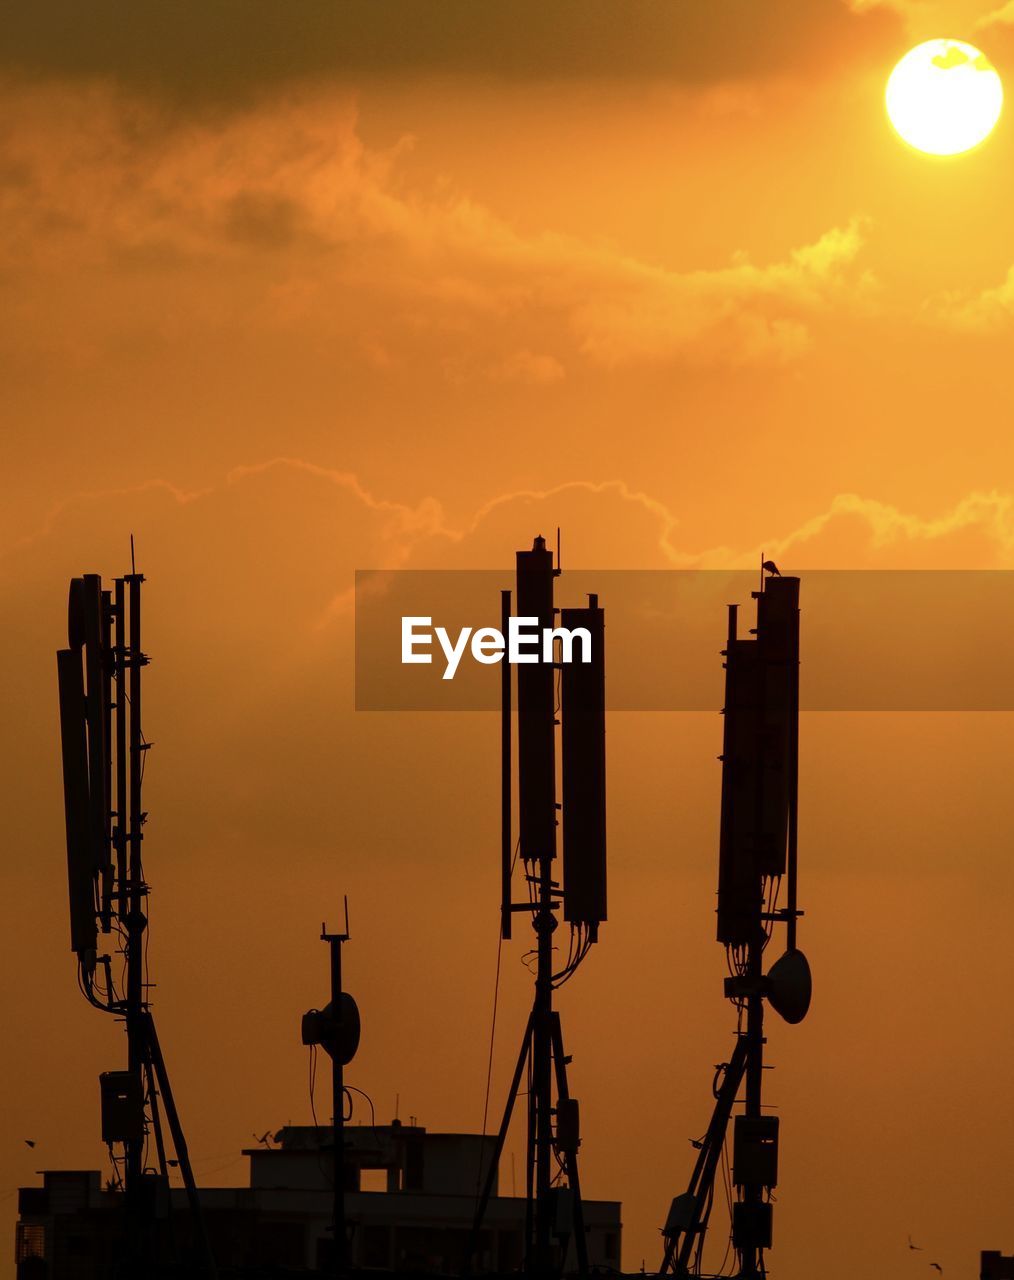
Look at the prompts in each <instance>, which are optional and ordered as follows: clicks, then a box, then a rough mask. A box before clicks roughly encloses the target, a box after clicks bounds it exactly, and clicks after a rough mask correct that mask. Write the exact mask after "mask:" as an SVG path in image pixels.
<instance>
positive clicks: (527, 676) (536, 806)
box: [517, 538, 556, 861]
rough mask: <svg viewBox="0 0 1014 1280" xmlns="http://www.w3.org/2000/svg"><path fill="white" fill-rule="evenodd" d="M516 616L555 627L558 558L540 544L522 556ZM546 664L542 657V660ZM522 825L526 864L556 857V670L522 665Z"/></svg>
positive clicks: (536, 664) (539, 664)
mask: <svg viewBox="0 0 1014 1280" xmlns="http://www.w3.org/2000/svg"><path fill="white" fill-rule="evenodd" d="M517 571H518V594H517V610H518V612H517V616H518V617H519V618H536V619H538V623H537V625H538V627H539V629H540V630H542V629H544V628H547V627H552V626H553V616H554V615H553V553H552V552H551V551H550V550H549V549H548V548H547V547H546V544H545V542H544V540H543V539H541V538H536V540H535V546H534V547H533V548H532V550H531V551H519V552H518V553H517ZM539 657H540V658H541V654H540V655H539ZM517 670H518V819H519V826H520V836H521V857H522V858H523V859H524V860H525V861H532V860H534V859H536V858H541V857H546V856H549V857H551V858H555V857H556V742H555V734H556V730H555V723H556V716H555V710H556V697H555V689H554V684H555V675H556V672H555V669H554V668H553V667H552V666H551V665H550V664H549V663H546V662H542V661H538V662H530V663H520V664H519V665H518V669H517Z"/></svg>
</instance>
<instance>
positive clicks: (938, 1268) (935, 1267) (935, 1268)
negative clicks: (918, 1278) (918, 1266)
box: [930, 1262, 944, 1275]
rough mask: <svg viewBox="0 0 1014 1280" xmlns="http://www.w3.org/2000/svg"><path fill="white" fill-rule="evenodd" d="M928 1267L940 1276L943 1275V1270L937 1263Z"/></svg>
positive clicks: (932, 1263)
mask: <svg viewBox="0 0 1014 1280" xmlns="http://www.w3.org/2000/svg"><path fill="white" fill-rule="evenodd" d="M930 1266H931V1267H932V1268H933V1270H934V1271H939V1272H940V1274H941V1275H943V1274H944V1269H943V1267H942V1266H941V1265H940V1263H939V1262H931V1263H930Z"/></svg>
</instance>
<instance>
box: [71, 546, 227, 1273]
mask: <svg viewBox="0 0 1014 1280" xmlns="http://www.w3.org/2000/svg"><path fill="white" fill-rule="evenodd" d="M131 559H132V560H133V544H131ZM143 582H144V576H143V574H140V573H137V572H135V571H134V569H133V565H132V566H131V572H130V573H129V574H125V575H124V576H123V577H122V578H116V579H115V580H114V582H113V587H112V590H106V589H104V588H103V585H102V579H101V578H100V577H99V576H98V575H97V574H85V575H84V577H81V578H74V579H73V580H72V581H71V584H70V595H69V603H68V642H69V647H68V648H66V649H61V650H60V651H59V652H58V653H57V672H58V677H59V690H60V725H61V739H62V747H63V778H64V808H65V816H66V826H67V871H68V881H69V886H70V926H71V949H72V950H73V951H74V952H75V953H76V954H77V964H78V983H79V985H80V987H81V991H82V993H83V994H84V996H85V998H86V999H87V1000H88V1002H89V1004H91V1005H92V1006H93V1007H94V1008H96V1009H100V1010H101V1011H102V1012H104V1013H110V1014H112V1015H114V1016H115V1017H117V1018H122V1019H123V1020H124V1022H125V1024H126V1032H127V1067H126V1070H117V1071H107V1072H104V1073H103V1074H102V1075H101V1076H100V1078H99V1083H100V1094H101V1102H102V1140H103V1142H105V1143H106V1145H107V1146H108V1148H109V1153H110V1158H111V1159H112V1161H113V1167H114V1169H115V1170H116V1171H117V1179H118V1181H119V1183H120V1185H121V1187H122V1190H123V1196H122V1201H123V1206H124V1209H125V1214H126V1224H125V1225H126V1231H125V1233H124V1234H125V1245H126V1255H125V1257H124V1258H123V1259H122V1260H121V1263H122V1268H123V1272H122V1273H123V1274H126V1275H132V1276H133V1275H137V1276H142V1275H145V1274H147V1271H148V1268H149V1266H150V1264H151V1262H152V1258H153V1254H152V1250H153V1227H152V1223H153V1216H154V1209H155V1201H156V1198H157V1197H159V1196H163V1197H164V1195H165V1192H166V1189H167V1188H168V1179H169V1172H168V1158H167V1153H166V1143H165V1137H164V1133H163V1128H162V1112H164V1115H165V1121H166V1124H167V1126H168V1129H169V1136H170V1138H171V1141H172V1146H173V1149H174V1152H175V1157H176V1161H177V1162H178V1165H179V1169H180V1172H181V1174H182V1176H183V1181H184V1185H185V1189H186V1195H187V1200H188V1203H189V1206H190V1212H191V1215H192V1218H193V1224H194V1234H195V1240H196V1251H195V1256H194V1259H193V1265H194V1267H195V1269H198V1270H200V1271H201V1272H202V1273H203V1274H206V1275H214V1272H215V1267H214V1261H213V1259H212V1257H211V1253H210V1249H209V1248H208V1244H207V1240H206V1238H205V1237H204V1235H203V1231H202V1226H201V1212H200V1202H199V1199H198V1196H197V1189H196V1186H195V1184H194V1175H193V1171H192V1169H191V1166H190V1158H189V1155H188V1153H187V1144H186V1140H185V1138H184V1135H183V1128H182V1125H181V1123H180V1119H179V1115H178V1113H177V1110H176V1105H175V1102H174V1101H173V1094H172V1088H171V1086H170V1083H169V1075H168V1072H167V1071H166V1066H165V1060H164V1058H163V1056H162V1050H161V1047H160V1045H159V1039H158V1035H157V1034H156V1031H155V1022H154V1019H153V1017H152V1013H151V1008H150V1006H149V1003H148V999H147V990H148V986H149V983H148V980H147V973H146V968H147V965H146V957H145V930H146V928H147V917H146V915H145V910H144V908H145V901H146V898H147V896H148V885H147V883H146V881H145V878H144V866H143V858H142V842H143V839H144V832H143V827H144V823H145V820H146V819H147V816H148V815H147V814H146V813H145V811H144V809H143V807H142V799H141V787H142V783H143V779H144V762H145V758H146V754H147V752H148V750H149V747H150V743H148V742H147V741H146V740H145V737H144V733H143V730H142V728H141V696H142V682H141V675H142V671H143V669H144V667H145V666H146V665H147V662H148V658H147V656H146V655H145V654H144V652H143V651H142V649H141V586H142V583H143ZM100 929H101V933H102V935H104V936H105V935H114V938H113V945H116V944H118V947H117V949H118V951H119V953H120V954H122V956H123V959H124V966H123V968H124V977H123V980H122V986H121V982H120V980H119V979H118V978H117V977H115V976H114V973H113V966H112V957H111V956H110V955H108V954H104V953H99V950H98V944H99V936H100ZM160 1099H161V1108H160V1105H159V1100H160ZM149 1139H154V1145H155V1150H156V1153H157V1160H158V1170H157V1172H155V1171H152V1170H151V1168H150V1167H149V1165H148V1162H147V1159H146V1151H147V1146H148V1142H149ZM116 1148H120V1150H121V1151H122V1155H121V1156H119V1157H118V1156H117V1155H116Z"/></svg>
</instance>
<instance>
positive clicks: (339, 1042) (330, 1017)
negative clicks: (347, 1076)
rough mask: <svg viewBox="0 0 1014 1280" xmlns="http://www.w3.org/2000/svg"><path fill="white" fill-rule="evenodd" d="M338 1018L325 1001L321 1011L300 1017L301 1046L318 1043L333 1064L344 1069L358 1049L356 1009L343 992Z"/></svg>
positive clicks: (353, 1002) (357, 1012)
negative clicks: (301, 1018) (301, 1024)
mask: <svg viewBox="0 0 1014 1280" xmlns="http://www.w3.org/2000/svg"><path fill="white" fill-rule="evenodd" d="M340 1007H341V1018H340V1020H339V1019H338V1018H337V1017H335V1010H334V1005H333V1004H332V1003H331V1001H330V1000H329V1001H328V1002H327V1004H326V1005H325V1006H324V1008H323V1009H311V1010H310V1011H309V1013H304V1014H303V1029H302V1039H303V1044H319V1045H320V1047H321V1048H322V1049H324V1050H325V1052H327V1053H329V1054H330V1055H331V1057H332V1058H334V1059H335V1061H336V1062H340V1063H341V1064H342V1066H343V1067H347V1066H348V1065H349V1063H350V1062H351V1061H352V1059H353V1058H354V1057H355V1056H356V1050H357V1049H358V1048H359V1032H360V1022H359V1006H358V1005H357V1004H356V1002H355V1000H353V999H352V997H351V996H350V995H349V993H348V992H347V991H343V992H342V993H341V997H340Z"/></svg>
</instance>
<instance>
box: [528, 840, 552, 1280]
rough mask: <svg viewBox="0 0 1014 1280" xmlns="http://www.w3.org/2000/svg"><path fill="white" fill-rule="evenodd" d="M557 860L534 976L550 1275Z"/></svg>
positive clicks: (540, 1264) (546, 874)
mask: <svg viewBox="0 0 1014 1280" xmlns="http://www.w3.org/2000/svg"><path fill="white" fill-rule="evenodd" d="M552 872H553V864H552V861H551V860H550V858H549V857H548V856H546V855H545V854H544V855H543V856H542V857H540V858H539V911H538V914H537V915H536V917H535V930H536V934H537V937H538V967H537V971H536V977H535V1011H534V1036H533V1046H532V1047H533V1054H532V1058H533V1077H534V1078H533V1082H532V1083H533V1090H534V1094H535V1258H534V1263H535V1266H534V1270H535V1271H536V1272H537V1273H538V1274H539V1275H548V1274H549V1271H550V1269H551V1267H552V1230H553V1193H552V1186H551V1183H552V1152H553V1118H552V1105H553V1096H552V1089H553V1061H552V1019H553V931H554V929H555V928H556V917H555V916H554V915H553V912H552V891H553V887H552Z"/></svg>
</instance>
